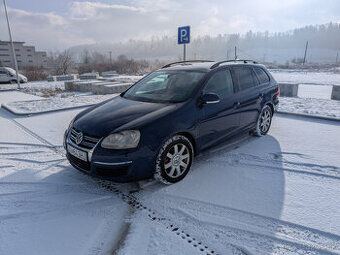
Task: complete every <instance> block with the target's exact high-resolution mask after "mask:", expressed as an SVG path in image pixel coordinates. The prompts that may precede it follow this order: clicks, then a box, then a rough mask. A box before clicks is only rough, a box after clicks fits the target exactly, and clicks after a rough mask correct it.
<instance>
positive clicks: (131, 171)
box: [64, 60, 279, 184]
mask: <svg viewBox="0 0 340 255" xmlns="http://www.w3.org/2000/svg"><path fill="white" fill-rule="evenodd" d="M278 96H279V88H278V85H277V83H276V81H275V80H274V78H273V77H272V75H271V74H270V73H269V72H268V71H267V70H266V68H265V67H264V66H263V65H260V64H257V63H256V62H254V61H250V60H237V61H222V62H212V61H197V60H196V61H182V62H176V63H172V64H168V65H166V66H164V67H163V68H160V69H159V70H156V71H154V72H152V73H150V74H149V75H147V76H145V77H144V78H143V79H141V80H140V81H138V82H137V83H135V84H134V85H133V86H132V87H131V88H129V89H128V90H127V91H125V92H123V93H122V94H120V96H117V97H115V98H112V99H110V100H107V101H104V102H102V103H100V104H97V105H95V106H93V107H90V108H88V109H86V110H85V111H83V112H81V113H79V114H78V115H77V116H76V117H75V118H74V119H73V120H72V121H71V123H70V125H69V128H68V129H67V130H66V132H65V137H64V146H65V149H66V152H67V158H68V159H69V161H70V163H71V164H72V165H73V166H74V167H75V168H77V169H79V170H81V171H82V172H85V173H88V174H90V175H93V176H97V177H101V178H105V179H110V180H113V181H116V182H127V181H133V180H140V179H146V178H151V177H155V178H156V179H157V180H160V181H161V182H163V183H167V184H170V183H175V182H178V181H180V180H182V179H183V178H184V177H185V176H186V174H187V173H188V171H189V169H190V166H191V163H192V161H193V158H194V156H195V155H197V154H199V153H200V152H201V151H203V150H205V149H208V148H209V147H212V146H214V145H217V144H219V143H221V142H223V141H225V140H226V139H228V138H230V137H233V136H235V135H237V134H239V133H242V132H251V133H252V134H254V135H257V136H263V135H265V134H266V133H267V132H268V130H269V128H270V125H271V120H272V116H273V114H274V110H275V108H276V106H277V104H278Z"/></svg>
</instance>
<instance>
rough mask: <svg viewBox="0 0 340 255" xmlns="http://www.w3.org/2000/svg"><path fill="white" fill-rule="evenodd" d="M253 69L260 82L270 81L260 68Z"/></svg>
mask: <svg viewBox="0 0 340 255" xmlns="http://www.w3.org/2000/svg"><path fill="white" fill-rule="evenodd" d="M254 70H255V73H256V75H257V77H258V78H259V81H260V84H264V83H268V82H269V81H270V78H269V76H268V74H267V73H266V72H265V71H264V70H263V69H262V68H259V67H255V68H254Z"/></svg>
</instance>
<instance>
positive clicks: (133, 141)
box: [102, 130, 140, 150]
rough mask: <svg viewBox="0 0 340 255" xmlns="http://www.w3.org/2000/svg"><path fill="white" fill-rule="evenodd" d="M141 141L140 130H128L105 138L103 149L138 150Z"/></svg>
mask: <svg viewBox="0 0 340 255" xmlns="http://www.w3.org/2000/svg"><path fill="white" fill-rule="evenodd" d="M139 139H140V132H139V131H138V130H126V131H121V132H119V133H115V134H112V135H109V136H107V137H105V139H104V140H103V141H102V147H103V148H106V149H116V150H121V149H132V148H136V147H137V145H138V143H139Z"/></svg>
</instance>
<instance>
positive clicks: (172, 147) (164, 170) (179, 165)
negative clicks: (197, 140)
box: [155, 135, 193, 184]
mask: <svg viewBox="0 0 340 255" xmlns="http://www.w3.org/2000/svg"><path fill="white" fill-rule="evenodd" d="M192 159H193V147H192V144H191V142H190V141H189V139H188V138H186V137H185V136H182V135H175V136H173V137H172V138H170V139H169V140H167V141H166V142H165V143H164V144H163V146H162V148H161V149H160V151H159V153H158V156H157V159H156V171H155V179H157V180H159V181H160V182H163V183H165V184H172V183H175V182H178V181H180V180H182V179H183V178H184V177H185V176H186V175H187V173H188V172H189V170H190V167H191V163H192Z"/></svg>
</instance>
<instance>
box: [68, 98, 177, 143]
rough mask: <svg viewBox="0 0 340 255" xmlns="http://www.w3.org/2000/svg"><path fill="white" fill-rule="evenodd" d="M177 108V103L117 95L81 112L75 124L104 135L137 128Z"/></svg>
mask: <svg viewBox="0 0 340 255" xmlns="http://www.w3.org/2000/svg"><path fill="white" fill-rule="evenodd" d="M174 109H176V104H160V103H148V102H141V101H133V100H129V99H125V98H122V97H121V96H117V97H115V98H113V99H111V100H109V101H107V102H105V103H103V104H99V105H98V106H96V107H94V108H92V109H91V110H89V111H88V110H85V111H84V112H85V113H80V114H79V115H78V116H77V117H76V119H75V121H74V124H73V126H74V127H75V128H76V129H77V130H79V131H82V132H84V133H86V134H88V135H93V136H98V137H103V136H107V135H108V134H110V133H113V132H118V131H121V130H126V129H137V128H140V127H141V126H143V125H145V124H148V123H150V122H151V121H153V120H155V119H157V118H159V117H161V116H164V115H165V114H167V113H169V112H171V111H173V110H174Z"/></svg>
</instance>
